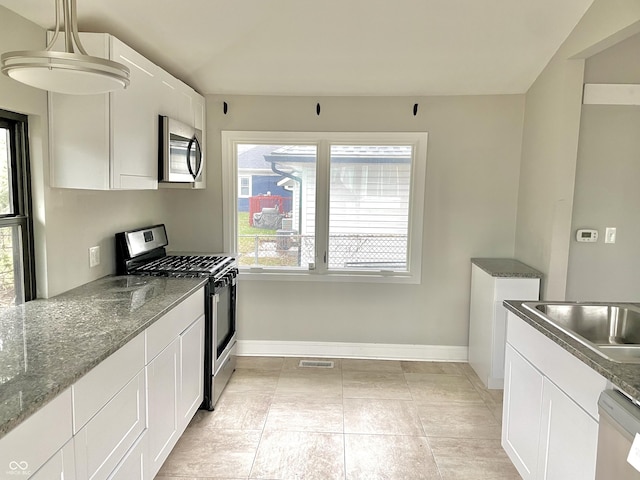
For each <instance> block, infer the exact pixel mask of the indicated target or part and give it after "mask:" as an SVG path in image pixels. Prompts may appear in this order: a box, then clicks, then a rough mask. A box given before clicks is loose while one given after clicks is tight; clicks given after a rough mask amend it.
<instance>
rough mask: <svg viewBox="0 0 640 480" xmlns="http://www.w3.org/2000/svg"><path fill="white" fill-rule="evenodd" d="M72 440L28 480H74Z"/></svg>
mask: <svg viewBox="0 0 640 480" xmlns="http://www.w3.org/2000/svg"><path fill="white" fill-rule="evenodd" d="M75 478H76V472H75V460H74V453H73V439H72V440H70V441H69V442H67V444H66V445H65V446H64V447H62V448H61V449H60V450H59V451H58V453H56V454H55V455H54V456H53V457H52V458H50V459H49V461H48V462H47V463H45V464H44V465H43V466H42V468H40V470H38V471H37V472H36V473H35V475H33V476H31V477H29V479H30V480H75Z"/></svg>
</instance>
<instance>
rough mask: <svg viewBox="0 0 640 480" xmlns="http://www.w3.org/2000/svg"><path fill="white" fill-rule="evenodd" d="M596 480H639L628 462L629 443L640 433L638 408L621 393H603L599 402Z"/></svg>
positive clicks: (638, 474) (639, 475) (636, 471)
mask: <svg viewBox="0 0 640 480" xmlns="http://www.w3.org/2000/svg"><path fill="white" fill-rule="evenodd" d="M598 411H599V413H600V421H599V423H598V457H597V460H596V480H613V479H615V480H640V472H639V471H638V470H636V469H635V468H633V467H632V466H631V465H630V464H629V463H628V462H627V456H628V455H629V450H630V449H631V443H632V442H633V439H634V437H635V434H636V433H639V432H640V408H639V407H637V406H636V405H634V404H633V403H632V402H631V401H630V400H629V399H627V398H626V397H625V396H624V395H622V394H621V393H620V392H617V391H614V390H606V391H604V392H602V395H601V396H600V400H599V402H598Z"/></svg>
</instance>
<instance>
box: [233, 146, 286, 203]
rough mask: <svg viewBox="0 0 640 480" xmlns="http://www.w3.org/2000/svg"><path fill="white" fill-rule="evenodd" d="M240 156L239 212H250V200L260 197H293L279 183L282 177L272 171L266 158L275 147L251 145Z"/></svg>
mask: <svg viewBox="0 0 640 480" xmlns="http://www.w3.org/2000/svg"><path fill="white" fill-rule="evenodd" d="M248 147H250V148H248V149H247V150H245V151H243V152H241V153H239V154H238V211H239V212H248V211H249V199H250V198H251V197H254V196H259V195H268V194H271V195H280V196H282V197H287V198H290V197H291V191H289V190H286V189H285V188H283V187H282V186H281V185H278V182H280V181H281V180H282V178H283V177H282V176H281V175H279V174H277V173H274V172H273V170H271V164H270V163H269V162H267V161H265V158H264V156H265V155H267V154H269V153H270V152H272V151H273V149H274V147H273V145H250V146H248Z"/></svg>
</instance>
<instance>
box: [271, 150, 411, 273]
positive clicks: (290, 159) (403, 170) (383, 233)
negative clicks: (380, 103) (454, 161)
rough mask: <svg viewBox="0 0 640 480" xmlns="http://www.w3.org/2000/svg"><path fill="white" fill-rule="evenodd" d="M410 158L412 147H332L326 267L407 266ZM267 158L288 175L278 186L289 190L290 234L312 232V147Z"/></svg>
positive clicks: (313, 151)
mask: <svg viewBox="0 0 640 480" xmlns="http://www.w3.org/2000/svg"><path fill="white" fill-rule="evenodd" d="M411 154H412V152H411V147H410V146H341V145H334V146H332V150H331V188H330V203H329V209H330V220H329V253H330V255H329V264H330V265H329V266H330V267H336V268H343V267H359V266H360V267H362V266H364V267H372V266H376V267H384V265H385V264H386V265H393V266H395V267H397V266H398V265H400V266H405V265H406V251H407V249H406V247H407V233H408V221H409V215H408V213H409V193H410V192H409V188H410V178H411ZM265 159H266V161H267V162H268V163H269V164H271V165H274V167H275V170H277V171H284V172H286V173H288V178H285V179H283V182H281V184H283V183H284V184H287V185H289V188H292V187H293V188H292V190H293V201H292V212H291V219H292V224H293V230H294V231H297V232H300V233H301V234H302V235H307V234H313V233H314V230H315V213H316V212H315V202H316V198H315V197H316V191H315V188H316V187H315V185H316V181H315V180H316V177H315V176H316V147H315V146H312V145H288V146H282V147H278V148H276V149H274V150H272V151H271V152H270V153H265ZM292 177H295V179H294V178H292ZM296 179H297V180H296ZM296 184H297V185H296ZM303 251H308V252H311V251H313V249H312V248H307V249H303ZM307 261H308V262H313V261H314V260H313V258H302V259H301V262H302V264H303V265H304V263H305V262H307ZM345 262H348V263H349V265H346V264H345Z"/></svg>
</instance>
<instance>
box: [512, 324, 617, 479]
mask: <svg viewBox="0 0 640 480" xmlns="http://www.w3.org/2000/svg"><path fill="white" fill-rule="evenodd" d="M607 385H608V384H607V381H606V379H604V377H602V376H601V375H599V374H598V373H596V372H595V371H594V370H592V369H591V368H589V367H588V366H587V365H585V364H584V363H582V362H580V361H579V360H578V359H576V358H575V357H574V356H573V355H571V354H570V353H568V352H567V351H565V350H564V349H562V348H561V347H560V346H559V345H557V344H556V343H554V342H553V341H552V340H550V339H548V338H547V337H545V336H544V335H542V334H541V333H540V332H538V331H537V330H535V329H534V328H533V327H531V326H529V325H527V324H526V323H525V322H524V321H523V320H521V319H519V318H518V317H516V316H515V315H513V314H511V313H510V314H509V318H508V328H507V345H506V351H505V386H504V407H503V417H502V446H503V448H504V450H505V451H506V452H507V455H508V456H509V458H510V459H511V461H512V462H513V464H514V465H515V466H516V468H517V470H518V472H519V473H520V475H521V476H522V478H523V479H524V480H537V479H545V480H574V479H575V480H592V479H593V478H594V477H595V463H596V447H597V440H598V421H597V418H598V417H597V415H598V414H597V402H598V396H599V394H600V392H601V391H602V390H604V389H605V388H607Z"/></svg>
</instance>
